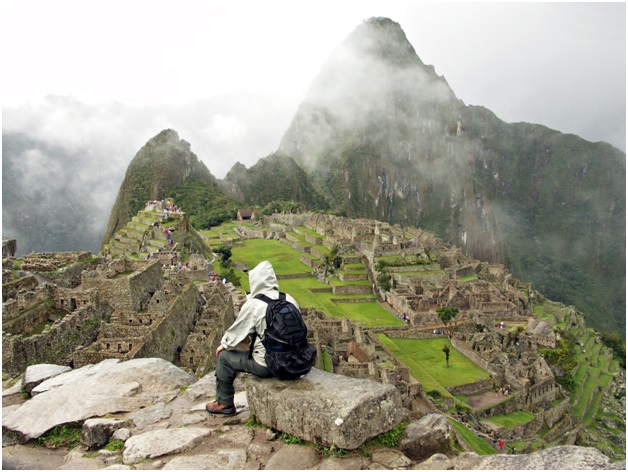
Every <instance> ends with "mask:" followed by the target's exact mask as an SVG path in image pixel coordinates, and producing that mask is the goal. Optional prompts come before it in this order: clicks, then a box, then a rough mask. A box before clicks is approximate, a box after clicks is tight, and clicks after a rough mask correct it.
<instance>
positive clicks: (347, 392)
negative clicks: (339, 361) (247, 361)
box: [245, 369, 408, 449]
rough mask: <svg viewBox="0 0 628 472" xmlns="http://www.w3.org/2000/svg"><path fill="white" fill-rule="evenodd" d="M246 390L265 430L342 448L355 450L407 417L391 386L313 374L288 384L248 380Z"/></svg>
mask: <svg viewBox="0 0 628 472" xmlns="http://www.w3.org/2000/svg"><path fill="white" fill-rule="evenodd" d="M245 389H246V393H247V397H248V399H249V406H250V407H251V410H252V411H253V412H255V415H256V417H257V418H258V419H259V420H260V421H261V422H262V423H263V424H264V425H266V426H269V427H271V428H275V429H277V430H280V431H283V432H286V433H289V434H292V435H294V436H297V437H299V438H301V439H304V440H306V441H311V442H314V443H317V444H322V445H325V446H332V445H335V446H336V447H340V448H343V449H355V448H357V447H359V446H360V445H361V444H363V443H364V442H365V441H366V440H368V439H370V438H373V437H375V436H377V435H378V434H381V433H384V432H387V431H389V430H391V429H392V428H394V427H395V426H396V425H397V424H399V422H400V421H402V420H403V419H405V418H406V417H407V415H408V411H407V410H406V409H405V408H404V407H403V406H402V404H401V396H400V395H399V391H398V390H397V389H396V388H395V387H394V386H392V385H389V384H382V383H377V382H373V381H371V380H367V379H356V378H352V377H346V376H344V375H335V374H330V373H327V372H324V371H322V370H318V369H312V370H311V371H310V373H309V374H307V375H306V376H304V377H302V378H300V379H298V380H292V381H289V382H286V381H281V380H278V379H275V378H269V379H261V378H258V377H254V376H251V377H249V378H247V379H246V380H245Z"/></svg>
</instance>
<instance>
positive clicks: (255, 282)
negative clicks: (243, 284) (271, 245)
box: [249, 261, 279, 297]
mask: <svg viewBox="0 0 628 472" xmlns="http://www.w3.org/2000/svg"><path fill="white" fill-rule="evenodd" d="M249 285H250V286H251V297H254V296H255V295H257V294H258V293H261V292H266V291H268V290H279V284H278V283H277V276H276V275H275V269H273V266H272V264H271V263H270V262H268V261H262V262H260V263H259V264H257V265H256V266H255V268H254V269H251V271H250V272H249Z"/></svg>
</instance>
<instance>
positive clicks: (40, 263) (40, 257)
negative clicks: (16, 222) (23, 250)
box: [22, 251, 92, 272]
mask: <svg viewBox="0 0 628 472" xmlns="http://www.w3.org/2000/svg"><path fill="white" fill-rule="evenodd" d="M91 257H92V253H91V252H90V251H76V252H33V253H31V254H27V255H25V256H24V257H22V270H31V271H43V272H51V271H55V270H57V269H59V268H60V267H61V266H64V265H68V264H74V263H76V262H81V261H85V260H87V259H91Z"/></svg>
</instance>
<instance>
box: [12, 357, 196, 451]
mask: <svg viewBox="0 0 628 472" xmlns="http://www.w3.org/2000/svg"><path fill="white" fill-rule="evenodd" d="M193 382H195V378H194V377H192V376H191V375H189V374H187V373H185V372H184V371H182V370H181V369H179V368H178V367H176V366H174V365H173V364H172V363H170V362H168V361H165V360H163V359H156V358H146V359H133V360H130V361H126V362H118V361H115V362H111V361H103V362H101V363H99V364H96V365H94V366H85V367H83V368H80V369H76V370H73V371H70V372H67V373H65V374H61V375H58V376H56V377H54V378H52V379H50V380H47V381H45V382H43V383H41V384H40V385H39V386H37V387H35V389H33V392H34V391H35V390H38V394H37V395H36V396H34V397H33V398H31V399H30V400H29V401H28V402H26V403H24V404H22V405H21V406H20V407H19V408H18V409H17V410H15V411H13V412H11V413H9V414H8V415H6V416H4V415H3V417H2V426H3V428H6V429H8V430H10V431H14V432H15V433H17V434H18V435H20V436H21V437H22V438H24V439H26V440H28V439H33V438H37V437H39V436H41V435H42V434H44V433H45V432H46V431H48V430H50V429H52V428H54V427H55V426H57V425H63V424H68V423H77V422H81V421H84V420H86V419H88V418H94V417H101V416H104V415H106V414H107V413H115V412H121V411H136V410H139V409H140V408H142V407H145V406H148V405H152V404H154V403H156V402H157V401H158V400H159V398H160V397H161V396H163V395H164V392H171V391H172V390H173V389H179V388H180V387H181V386H184V385H189V384H190V383H193Z"/></svg>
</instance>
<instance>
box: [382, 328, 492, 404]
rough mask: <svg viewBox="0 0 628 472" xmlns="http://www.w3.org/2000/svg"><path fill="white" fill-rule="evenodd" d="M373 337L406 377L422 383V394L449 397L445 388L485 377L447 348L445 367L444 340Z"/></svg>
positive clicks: (451, 349)
mask: <svg viewBox="0 0 628 472" xmlns="http://www.w3.org/2000/svg"><path fill="white" fill-rule="evenodd" d="M377 338H378V339H379V340H380V342H381V343H382V344H383V345H384V346H386V347H387V348H388V349H390V351H391V352H392V353H393V354H394V355H395V356H396V357H397V358H398V359H399V360H400V361H401V362H403V363H404V364H405V365H406V366H408V369H410V375H412V377H414V378H415V379H417V380H418V381H419V382H421V383H422V384H423V388H424V389H425V391H426V392H430V391H433V390H435V391H437V392H438V393H439V394H440V395H441V396H443V397H446V398H452V395H451V394H450V393H449V392H448V391H447V390H446V387H455V386H458V385H465V384H468V383H472V382H475V381H477V380H478V379H480V378H488V377H489V375H488V374H487V373H486V372H485V371H484V370H482V369H480V368H479V367H478V366H477V365H476V364H474V363H473V362H471V361H470V360H469V359H467V358H466V357H465V356H463V355H462V354H460V352H458V351H457V350H456V349H455V348H454V347H453V346H451V345H450V356H449V367H447V364H446V362H445V354H444V353H443V346H445V344H449V341H448V339H447V338H445V337H443V338H436V339H422V340H419V339H404V338H389V337H388V336H386V335H385V334H381V333H380V334H378V335H377Z"/></svg>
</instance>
